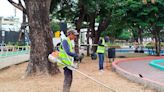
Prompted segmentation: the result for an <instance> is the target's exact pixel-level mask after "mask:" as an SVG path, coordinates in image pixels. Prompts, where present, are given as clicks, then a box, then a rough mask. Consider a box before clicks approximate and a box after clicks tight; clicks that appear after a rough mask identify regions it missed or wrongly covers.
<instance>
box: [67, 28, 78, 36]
mask: <svg viewBox="0 0 164 92" xmlns="http://www.w3.org/2000/svg"><path fill="white" fill-rule="evenodd" d="M67 33H73V34H74V35H79V33H78V32H77V30H74V29H69V30H68V31H67Z"/></svg>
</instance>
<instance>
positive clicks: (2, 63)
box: [0, 54, 29, 69]
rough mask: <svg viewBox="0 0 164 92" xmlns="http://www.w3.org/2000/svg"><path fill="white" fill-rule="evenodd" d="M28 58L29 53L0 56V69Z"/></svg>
mask: <svg viewBox="0 0 164 92" xmlns="http://www.w3.org/2000/svg"><path fill="white" fill-rule="evenodd" d="M28 60H29V54H21V55H17V56H11V57H4V58H0V69H2V68H5V67H7V66H11V65H14V64H19V63H22V62H25V61H28Z"/></svg>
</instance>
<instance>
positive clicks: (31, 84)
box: [0, 58, 156, 92]
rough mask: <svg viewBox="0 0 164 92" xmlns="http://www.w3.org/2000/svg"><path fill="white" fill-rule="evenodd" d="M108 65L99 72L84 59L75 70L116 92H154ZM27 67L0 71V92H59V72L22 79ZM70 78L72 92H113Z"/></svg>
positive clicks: (76, 77)
mask: <svg viewBox="0 0 164 92" xmlns="http://www.w3.org/2000/svg"><path fill="white" fill-rule="evenodd" d="M106 61H108V60H107V59H106ZM104 66H106V65H104ZM109 66H110V67H108V69H107V68H105V71H104V72H100V71H99V70H98V62H97V60H95V61H93V60H91V59H90V58H85V59H84V60H83V61H82V63H81V64H80V68H79V69H78V70H80V71H82V72H84V73H85V74H87V75H89V76H91V77H93V78H95V79H97V80H98V81H101V82H102V83H104V84H105V85H107V86H109V87H110V88H112V89H114V90H115V91H116V92H156V91H154V90H152V89H149V88H145V87H144V86H142V85H139V84H137V83H134V82H131V81H129V80H127V79H125V78H123V77H121V76H120V75H118V74H117V73H115V72H113V71H112V69H111V64H110V65H109ZM26 67H27V63H23V64H20V65H14V66H11V67H9V68H7V69H3V70H0V92H62V85H63V78H64V76H63V70H62V69H61V73H60V74H58V75H55V76H48V75H45V76H35V77H29V78H25V79H22V76H23V75H24V73H25V69H26ZM73 77H74V79H73V83H72V87H71V92H112V91H110V89H108V88H106V87H104V86H102V85H100V84H97V83H95V82H93V81H92V80H90V79H88V78H86V77H85V76H83V75H81V74H79V73H77V72H74V76H73Z"/></svg>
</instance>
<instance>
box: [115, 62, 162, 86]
mask: <svg viewBox="0 0 164 92" xmlns="http://www.w3.org/2000/svg"><path fill="white" fill-rule="evenodd" d="M150 61H151V60H141V61H130V62H120V63H119V64H118V65H119V66H120V67H121V68H123V69H125V70H126V71H128V72H131V73H133V74H138V75H139V74H141V75H142V76H143V77H146V78H149V79H152V80H154V81H158V82H161V83H164V71H161V70H159V69H156V68H154V67H152V66H150V65H149V62H150Z"/></svg>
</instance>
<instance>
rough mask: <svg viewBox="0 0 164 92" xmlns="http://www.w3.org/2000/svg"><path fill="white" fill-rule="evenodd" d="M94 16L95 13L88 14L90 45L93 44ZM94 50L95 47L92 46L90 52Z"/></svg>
mask: <svg viewBox="0 0 164 92" xmlns="http://www.w3.org/2000/svg"><path fill="white" fill-rule="evenodd" d="M95 16H96V12H95V13H91V14H89V29H90V30H91V38H92V43H95V37H96V35H95V18H96V17H95ZM94 48H95V46H92V51H94V50H93V49H94Z"/></svg>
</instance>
